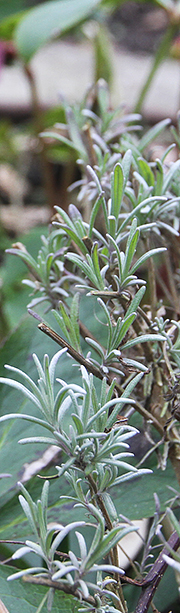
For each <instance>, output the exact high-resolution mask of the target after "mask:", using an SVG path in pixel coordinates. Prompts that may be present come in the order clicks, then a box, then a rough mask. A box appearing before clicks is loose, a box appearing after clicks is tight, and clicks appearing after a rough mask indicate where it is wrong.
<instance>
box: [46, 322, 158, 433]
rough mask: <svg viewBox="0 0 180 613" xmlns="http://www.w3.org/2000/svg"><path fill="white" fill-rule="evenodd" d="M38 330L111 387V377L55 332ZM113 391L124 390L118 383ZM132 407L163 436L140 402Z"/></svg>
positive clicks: (155, 420) (156, 420)
mask: <svg viewBox="0 0 180 613" xmlns="http://www.w3.org/2000/svg"><path fill="white" fill-rule="evenodd" d="M38 328H39V329H40V330H41V331H42V332H44V333H45V334H47V336H50V338H52V340H54V341H55V342H56V343H58V345H60V347H66V349H67V350H68V353H69V354H70V355H71V356H72V358H74V359H75V360H76V362H78V363H79V364H81V365H82V366H84V367H85V368H86V370H87V371H88V372H90V373H92V374H93V375H94V376H95V377H97V378H98V379H100V380H101V381H102V379H103V378H104V377H106V380H107V383H108V385H111V382H112V379H111V377H110V376H109V375H108V374H104V373H103V372H102V371H101V369H100V367H99V368H97V366H95V365H94V364H92V362H90V360H87V359H86V358H84V356H83V355H82V354H81V353H79V352H78V351H76V349H73V347H71V345H69V343H68V342H67V341H65V340H64V339H63V338H62V337H61V336H60V335H59V334H57V332H55V331H54V330H53V329H52V328H50V327H49V326H47V325H46V324H45V323H43V322H41V323H40V324H38ZM115 389H116V390H117V392H118V393H120V394H122V393H123V392H124V388H123V387H122V386H121V385H120V384H119V383H116V384H115ZM133 406H134V408H135V409H136V410H137V411H138V413H140V415H142V417H144V419H146V420H151V421H152V423H153V425H154V427H155V428H156V430H157V431H158V432H159V434H160V435H161V436H162V435H163V434H164V430H163V427H162V426H161V424H160V423H159V421H158V419H157V418H156V417H155V416H154V415H151V413H149V412H148V411H147V410H146V409H145V408H144V407H143V406H142V405H141V404H140V402H138V401H137V400H136V401H133Z"/></svg>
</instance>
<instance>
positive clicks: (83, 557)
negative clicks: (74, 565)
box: [75, 531, 87, 560]
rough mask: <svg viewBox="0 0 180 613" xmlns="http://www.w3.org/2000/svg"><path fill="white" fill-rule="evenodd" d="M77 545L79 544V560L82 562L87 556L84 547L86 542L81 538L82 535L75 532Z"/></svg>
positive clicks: (85, 547)
mask: <svg viewBox="0 0 180 613" xmlns="http://www.w3.org/2000/svg"><path fill="white" fill-rule="evenodd" d="M75 534H76V537H77V540H78V543H79V549H80V555H81V559H82V560H84V559H85V558H86V556H87V546H86V541H85V539H84V537H83V535H82V534H81V533H80V532H78V531H76V532H75Z"/></svg>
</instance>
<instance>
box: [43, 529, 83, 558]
mask: <svg viewBox="0 0 180 613" xmlns="http://www.w3.org/2000/svg"><path fill="white" fill-rule="evenodd" d="M84 525H85V522H84V521H74V522H72V523H70V524H68V525H67V526H65V528H62V530H60V532H59V534H57V536H56V537H55V539H54V540H53V543H52V545H51V547H50V555H51V556H53V555H54V553H55V551H56V549H57V548H58V547H59V545H60V543H62V541H63V540H64V538H65V537H66V536H67V534H69V532H70V531H71V530H73V529H76V528H79V527H80V526H84Z"/></svg>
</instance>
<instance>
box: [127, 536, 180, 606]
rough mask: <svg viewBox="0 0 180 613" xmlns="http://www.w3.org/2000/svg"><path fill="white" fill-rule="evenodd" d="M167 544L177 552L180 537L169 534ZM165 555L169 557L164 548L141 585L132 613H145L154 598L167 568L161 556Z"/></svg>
mask: <svg viewBox="0 0 180 613" xmlns="http://www.w3.org/2000/svg"><path fill="white" fill-rule="evenodd" d="M167 542H168V545H169V547H171V549H173V550H174V551H177V549H178V547H179V545H180V537H179V536H178V534H177V532H176V531H175V532H173V534H171V536H170V538H169V540H168V541H167ZM165 554H166V555H170V554H169V551H168V550H167V549H166V547H163V549H162V551H161V553H160V555H159V556H158V558H157V560H156V561H155V563H154V564H153V567H152V568H151V570H150V571H149V573H148V574H147V576H146V578H145V580H144V582H143V584H142V588H143V589H142V594H141V596H140V598H139V600H138V603H137V605H136V608H135V611H134V613H147V611H148V609H149V606H150V604H151V601H152V599H153V597H154V594H155V591H156V590H157V587H158V585H159V583H160V581H161V579H162V577H163V575H164V573H165V571H166V569H167V566H168V565H167V562H165V560H164V559H163V556H164V555H165Z"/></svg>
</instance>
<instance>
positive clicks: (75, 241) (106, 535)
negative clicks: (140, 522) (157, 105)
mask: <svg viewBox="0 0 180 613" xmlns="http://www.w3.org/2000/svg"><path fill="white" fill-rule="evenodd" d="M91 101H92V106H93V105H94V99H93V98H91ZM96 102H97V105H98V113H99V114H97V115H96V114H95V113H94V111H93V110H92V108H90V105H89V103H88V105H87V106H85V108H84V109H82V107H81V108H80V109H79V110H78V112H77V110H76V114H75V111H74V110H73V109H72V110H67V109H66V111H67V121H69V144H70V146H71V145H72V144H73V147H74V148H75V149H76V151H77V155H79V154H80V155H81V154H82V153H83V159H81V160H80V163H79V166H80V168H81V173H82V178H81V180H80V184H79V190H80V200H81V197H82V194H83V201H84V209H85V210H86V212H87V208H88V209H89V205H90V217H89V220H87V218H86V220H85V219H84V217H83V215H82V214H81V212H80V210H79V208H78V206H75V205H74V204H71V205H70V207H69V212H68V213H66V212H65V211H64V210H63V209H60V208H59V207H55V211H56V214H55V217H54V218H53V220H52V224H51V226H50V228H49V234H48V236H47V238H45V237H42V248H41V249H40V251H39V254H38V258H37V261H36V260H35V259H33V257H32V256H31V255H30V254H29V253H28V252H27V251H26V249H25V248H24V246H23V245H22V244H20V243H18V244H15V245H14V246H13V247H12V249H10V250H8V251H9V252H10V253H11V254H13V255H16V256H18V257H20V258H21V259H22V260H23V262H24V263H25V264H26V266H27V268H28V270H29V276H28V279H27V280H26V281H25V282H26V284H27V285H28V286H29V287H30V289H31V291H32V294H33V296H31V302H30V304H29V305H28V309H29V311H30V313H31V314H33V315H34V316H35V318H36V319H37V320H38V321H39V324H38V327H39V335H40V334H41V332H43V333H45V334H46V335H47V336H49V337H50V338H51V339H52V340H53V341H55V342H56V343H58V344H59V345H60V346H61V349H60V350H59V351H58V352H57V353H55V354H54V356H53V357H52V359H49V357H48V355H47V354H46V355H45V356H44V361H43V364H41V361H40V360H39V358H38V356H37V355H36V354H34V355H33V360H34V364H35V366H36V369H37V378H36V379H37V380H36V381H35V380H34V379H33V378H31V377H30V376H29V374H28V373H26V372H24V371H23V370H22V369H19V368H17V367H15V366H7V367H6V368H8V369H9V372H10V375H13V376H14V377H15V378H14V379H13V378H12V377H11V376H10V377H9V378H7V377H1V379H0V381H1V383H3V384H6V385H8V386H9V387H10V388H14V389H15V390H17V392H20V393H21V394H22V395H23V396H24V397H25V399H28V401H29V403H30V405H29V407H35V413H34V409H33V410H31V408H30V409H29V411H28V412H24V411H23V410H22V411H21V410H20V411H19V410H16V411H14V412H12V411H11V412H9V411H8V412H7V413H6V414H5V415H3V416H2V417H1V418H0V421H1V424H3V423H4V422H5V423H6V422H9V421H10V420H14V419H15V420H23V421H24V420H25V422H27V423H28V422H29V424H34V430H33V436H31V435H29V434H28V430H27V435H26V436H25V437H23V438H20V440H19V442H20V444H21V445H31V444H36V445H38V446H40V445H41V444H43V445H46V446H50V445H55V446H56V448H57V449H58V450H59V451H60V452H61V453H60V455H59V456H58V461H59V462H58V464H57V465H56V468H55V471H54V474H53V477H55V478H56V479H57V484H58V483H59V482H60V483H61V482H62V479H63V478H65V479H66V482H68V484H69V492H68V494H64V493H62V495H61V498H60V500H61V502H60V505H63V504H65V503H66V504H70V505H74V509H75V510H76V509H78V510H79V514H80V515H79V518H78V520H75V521H70V522H69V523H67V525H66V526H64V525H63V523H62V521H59V520H58V519H57V518H56V521H55V522H53V525H52V523H51V524H49V522H48V513H49V511H48V489H49V487H50V489H51V480H49V483H48V482H47V481H45V484H44V485H43V488H42V493H41V497H40V498H39V499H38V501H37V503H35V502H34V501H33V498H32V496H31V495H30V493H29V492H28V489H26V488H25V487H24V485H23V484H21V485H20V486H19V487H20V489H21V494H20V496H19V500H20V504H21V506H22V509H23V511H24V513H25V516H26V518H27V520H28V522H29V530H30V534H31V537H30V538H28V539H26V540H25V542H24V543H21V547H20V549H18V550H17V551H16V552H15V553H13V555H12V559H13V561H15V560H18V559H19V558H21V557H23V556H24V555H26V556H27V555H28V554H30V553H33V555H37V556H38V563H37V564H36V565H35V566H34V565H33V564H31V563H30V564H29V565H28V567H27V566H26V568H23V569H20V570H17V572H15V573H11V574H10V576H9V580H12V579H14V578H19V577H22V576H25V577H26V580H27V578H28V577H29V581H31V582H32V583H35V584H36V585H39V584H40V585H43V586H45V587H46V588H47V591H46V594H45V596H44V597H43V600H42V603H41V605H39V608H38V611H40V610H41V606H42V607H43V606H44V604H45V600H46V599H47V606H48V609H49V610H50V609H51V608H52V611H53V594H54V592H56V591H57V592H58V593H59V592H62V591H64V592H65V593H68V594H70V595H73V597H74V599H75V602H78V601H79V604H78V610H83V611H94V612H95V611H97V613H98V612H99V613H100V612H101V613H105V612H107V611H109V612H112V613H113V612H115V611H121V613H127V612H128V611H129V604H128V599H127V602H126V599H125V595H124V585H125V584H126V582H129V583H132V584H135V585H136V586H138V585H143V586H144V592H143V594H145V593H146V586H147V585H149V583H148V582H151V583H153V580H155V578H156V573H157V571H156V565H157V564H158V561H157V560H156V561H155V563H154V566H152V568H151V570H150V571H148V574H147V575H146V576H144V573H147V570H148V568H147V566H146V561H147V559H148V557H149V553H150V551H151V542H152V539H153V536H154V534H155V530H156V526H157V518H155V520H154V523H153V525H152V526H151V528H150V533H149V535H148V536H147V541H146V542H145V548H144V554H143V557H142V565H141V573H142V574H141V576H140V574H139V571H138V567H136V571H137V577H138V578H137V577H134V578H131V577H127V576H124V571H123V569H121V568H119V558H118V548H117V545H118V543H119V541H121V539H122V538H123V537H124V535H126V534H127V533H130V532H132V531H133V530H134V526H132V524H131V523H130V522H128V519H127V518H125V517H122V511H121V507H120V505H119V503H118V505H116V502H115V501H114V492H115V491H116V490H117V488H120V491H121V488H122V487H123V484H124V483H126V482H127V483H129V482H130V481H131V482H132V483H131V484H130V487H131V488H132V491H133V487H134V484H135V482H136V479H140V478H142V479H144V478H146V479H149V478H150V477H149V476H148V473H151V472H152V471H151V466H150V462H151V457H152V454H154V453H157V454H158V463H159V466H160V467H161V469H162V468H163V469H165V466H166V459H167V456H168V454H169V458H170V460H171V462H172V466H173V468H174V470H175V474H176V477H177V479H178V481H180V473H179V425H178V422H179V413H178V394H179V387H178V380H179V379H178V377H179V367H180V366H179V365H180V361H179V334H180V331H179V315H178V314H179V297H178V289H177V284H176V278H178V274H179V268H178V253H179V246H178V239H179V218H178V216H179V198H180V197H179V195H177V186H178V172H179V167H180V161H179V160H177V161H176V162H175V163H174V164H172V166H170V168H167V166H166V165H165V159H166V152H165V153H164V155H163V157H162V159H161V160H152V162H149V160H148V153H147V151H148V146H149V144H150V143H151V140H154V139H155V138H156V137H157V136H158V135H159V134H160V133H161V131H162V130H163V129H164V128H166V127H167V125H168V124H169V120H168V121H164V122H161V123H160V124H158V125H157V126H155V127H154V128H153V129H152V130H149V132H147V133H146V134H144V135H143V136H141V133H140V136H138V132H139V127H138V126H136V130H135V129H134V128H135V126H134V123H133V125H132V130H131V122H134V120H135V119H137V118H134V117H130V118H126V119H125V120H123V119H120V123H119V126H120V129H119V128H118V130H117V131H116V133H115V131H114V129H115V122H116V119H115V114H113V112H112V111H109V100H108V95H107V89H106V86H105V84H104V83H102V81H101V82H100V83H99V84H98V85H97V90H96ZM86 103H87V100H86ZM83 118H85V121H86V134H88V139H85V140H83V134H84V132H85V126H84V123H83V121H84V119H83ZM138 120H139V117H138ZM127 124H128V130H127ZM72 125H73V130H72ZM117 125H118V123H117ZM58 129H59V128H58ZM52 137H53V138H54V139H55V138H58V140H63V138H62V136H61V135H60V133H59V132H57V126H56V128H55V129H54V130H50V131H47V132H46V133H45V134H44V135H42V138H46V140H47V139H48V138H50V139H51V141H50V146H51V143H52ZM89 152H90V154H89ZM92 156H94V159H95V161H94V163H92ZM89 158H90V159H89ZM87 162H88V164H87ZM76 187H77V186H76ZM160 292H161V297H159V293H160ZM145 300H147V301H148V300H149V303H147V304H146V303H145ZM85 301H86V302H85ZM84 304H86V308H84ZM92 305H93V306H92ZM93 309H94V312H93ZM92 312H93V322H94V324H93V325H92ZM52 318H54V328H55V329H54V328H53V327H52V323H51V322H52ZM45 319H47V320H48V321H45ZM49 319H50V323H49ZM59 332H60V334H59ZM65 355H68V356H69V362H68V363H69V370H70V371H71V382H70V383H69V382H67V381H66V380H63V379H62V378H60V377H59V376H58V377H57V379H55V370H56V368H58V362H59V361H60V364H61V363H62V362H63V359H64V357H65ZM74 363H76V365H78V367H79V370H78V373H79V374H78V382H76V379H73V377H74V372H75V370H74ZM172 390H174V391H173V392H172ZM128 420H130V421H131V420H132V422H131V423H129V422H128ZM138 420H139V422H138ZM140 420H141V421H140ZM138 423H139V424H140V429H141V430H142V431H143V436H144V439H145V440H146V441H147V440H148V450H147V448H146V450H145V452H143V454H142V457H141V460H140V461H139V466H137V465H136V464H135V460H134V456H133V454H132V452H131V450H129V445H130V444H131V441H133V439H134V437H136V436H137V434H138V430H137V424H138ZM36 429H37V430H36ZM142 464H145V467H143V468H142V467H141V466H142ZM151 478H153V477H151ZM57 487H58V486H57ZM112 488H113V489H112ZM157 493H158V492H157ZM156 514H157V512H156ZM74 530H75V534H76V539H77V543H78V548H79V549H78V551H77V547H76V545H75V548H74V550H72V549H71V548H67V550H66V551H65V553H63V552H59V546H60V545H61V543H63V542H64V540H65V537H67V535H70V534H71V533H73V531H74ZM86 539H87V543H86ZM73 542H74V541H73ZM177 542H178V541H177ZM177 542H176V545H177ZM177 546H178V545H177ZM173 547H174V549H175V545H173ZM39 559H40V563H39ZM134 568H135V566H134ZM153 569H154V570H153ZM163 572H164V571H163ZM149 573H151V578H149ZM153 573H154V574H153ZM155 583H156V582H155ZM156 587H157V586H156ZM153 594H154V591H153V590H149V596H148V598H149V600H148V606H149V604H150V602H151V601H152V598H153ZM139 602H140V604H141V611H142V612H143V611H144V612H145V611H146V610H147V600H146V599H145V597H144V600H143V596H142V597H140V601H139ZM139 606H140V605H138V604H137V606H136V605H134V612H136V613H138V611H139V610H140V609H139V608H138V607H139Z"/></svg>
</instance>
